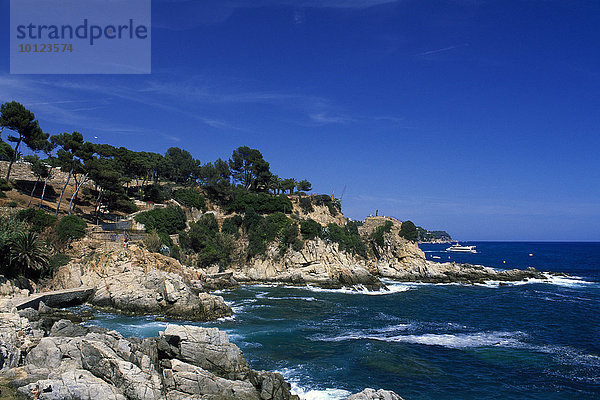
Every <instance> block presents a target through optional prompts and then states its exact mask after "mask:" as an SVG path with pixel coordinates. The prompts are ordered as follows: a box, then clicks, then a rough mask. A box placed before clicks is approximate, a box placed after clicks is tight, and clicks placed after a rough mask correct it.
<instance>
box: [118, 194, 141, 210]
mask: <svg viewBox="0 0 600 400" xmlns="http://www.w3.org/2000/svg"><path fill="white" fill-rule="evenodd" d="M113 209H114V210H117V211H122V212H124V213H126V214H133V213H134V212H136V211H137V210H138V207H137V206H136V205H135V203H134V202H133V200H131V199H130V198H128V197H126V196H122V197H119V198H117V199H116V200H115V203H114V205H113Z"/></svg>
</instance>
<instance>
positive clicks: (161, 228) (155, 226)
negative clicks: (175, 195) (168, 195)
mask: <svg viewBox="0 0 600 400" xmlns="http://www.w3.org/2000/svg"><path fill="white" fill-rule="evenodd" d="M135 220H136V221H137V222H139V223H140V224H144V227H145V228H146V232H151V231H153V230H156V231H157V232H158V233H166V234H168V235H173V234H175V233H177V232H179V231H181V230H183V229H185V227H186V224H185V220H186V218H185V213H184V212H183V210H182V209H181V207H173V206H170V207H166V208H155V209H153V210H150V211H144V212H142V213H139V214H137V215H136V216H135Z"/></svg>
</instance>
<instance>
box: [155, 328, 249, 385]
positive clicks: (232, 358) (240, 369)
mask: <svg viewBox="0 0 600 400" xmlns="http://www.w3.org/2000/svg"><path fill="white" fill-rule="evenodd" d="M164 338H165V339H166V341H167V342H168V343H169V344H170V345H171V347H172V349H173V350H172V351H173V353H175V354H176V357H177V358H179V359H180V360H182V361H185V362H188V363H190V364H193V365H195V366H198V367H201V368H203V369H205V370H207V371H210V372H212V373H213V374H215V375H217V376H220V377H222V378H226V379H246V378H247V376H248V373H249V372H250V367H249V365H248V362H247V361H246V359H245V358H244V356H243V354H242V351H241V350H240V349H239V348H238V347H237V346H236V345H235V344H233V343H230V342H229V338H228V336H227V334H226V333H225V332H222V331H219V330H218V329H217V328H201V327H197V326H188V325H184V326H180V325H167V327H166V329H165V332H164Z"/></svg>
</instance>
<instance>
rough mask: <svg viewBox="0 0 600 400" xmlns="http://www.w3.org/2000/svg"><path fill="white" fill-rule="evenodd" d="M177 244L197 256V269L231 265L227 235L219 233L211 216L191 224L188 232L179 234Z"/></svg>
mask: <svg viewBox="0 0 600 400" xmlns="http://www.w3.org/2000/svg"><path fill="white" fill-rule="evenodd" d="M179 243H180V244H181V246H182V248H184V249H186V250H189V251H193V252H194V253H196V254H197V255H198V266H199V267H208V266H210V265H214V264H219V266H220V267H225V266H228V265H229V264H230V263H231V253H232V250H233V249H232V243H231V241H229V240H227V235H222V234H220V233H219V224H218V223H217V221H216V220H215V216H214V215H213V214H205V215H203V216H202V217H201V218H200V219H199V220H198V221H197V222H192V223H191V224H190V229H189V231H188V232H182V233H180V234H179Z"/></svg>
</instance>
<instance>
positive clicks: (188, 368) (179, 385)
mask: <svg viewBox="0 0 600 400" xmlns="http://www.w3.org/2000/svg"><path fill="white" fill-rule="evenodd" d="M171 366H172V368H171V369H170V370H165V371H164V372H163V374H164V376H165V381H166V382H169V386H167V387H168V388H169V389H172V390H174V391H175V392H176V393H173V394H171V396H170V397H168V398H169V399H179V398H182V399H183V398H188V397H186V396H189V395H192V396H193V395H202V396H204V397H202V398H214V399H232V400H233V399H239V400H260V399H261V398H260V396H259V394H258V392H257V390H256V388H255V387H254V386H253V385H252V384H251V383H250V382H248V381H233V380H228V379H224V378H221V377H218V376H216V375H215V374H213V373H211V372H209V371H207V370H205V369H203V368H201V367H198V366H195V365H191V364H188V363H185V362H183V361H180V360H177V359H174V360H172V361H171ZM180 394H182V395H181V396H180Z"/></svg>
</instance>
